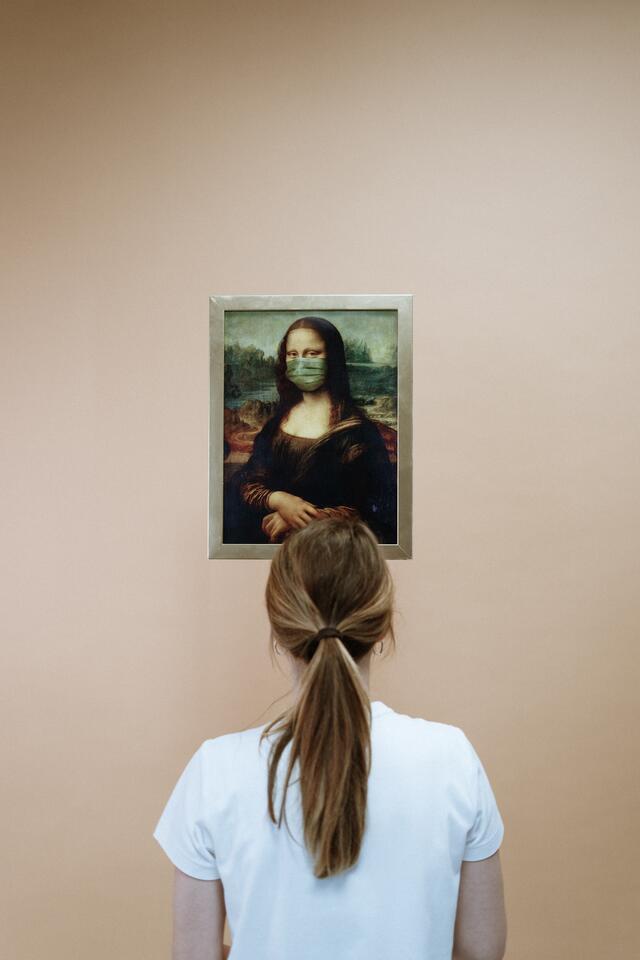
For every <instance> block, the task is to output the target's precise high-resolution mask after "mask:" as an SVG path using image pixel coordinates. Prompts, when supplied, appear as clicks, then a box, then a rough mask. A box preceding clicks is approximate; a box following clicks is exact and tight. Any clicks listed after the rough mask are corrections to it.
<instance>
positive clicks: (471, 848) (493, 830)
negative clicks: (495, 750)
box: [462, 736, 504, 860]
mask: <svg viewBox="0 0 640 960" xmlns="http://www.w3.org/2000/svg"><path fill="white" fill-rule="evenodd" d="M465 740H466V742H467V750H468V755H469V764H470V777H471V791H472V796H473V797H474V798H475V799H474V809H475V819H474V821H473V824H472V825H471V827H470V828H469V831H468V833H467V840H466V843H465V847H464V854H463V856H462V859H463V860H484V859H486V857H490V856H491V855H492V854H494V853H495V852H496V850H498V848H499V847H500V844H501V843H502V838H503V836H504V823H503V822H502V817H501V816H500V811H499V809H498V804H497V803H496V798H495V796H494V794H493V790H492V789H491V784H490V783H489V778H488V777H487V774H486V772H485V769H484V767H483V765H482V762H481V760H480V757H479V756H478V754H477V753H476V751H475V750H474V748H473V746H472V745H471V743H470V742H469V740H468V739H467V738H466V736H465Z"/></svg>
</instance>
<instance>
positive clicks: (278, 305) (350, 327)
mask: <svg viewBox="0 0 640 960" xmlns="http://www.w3.org/2000/svg"><path fill="white" fill-rule="evenodd" d="M209 307H210V310H209V357H210V391H209V392H210V396H209V529H208V543H209V553H208V556H209V559H216V558H221V557H225V558H253V559H256V558H268V557H271V556H272V555H273V552H274V550H277V548H278V545H279V544H280V543H282V542H283V540H284V539H285V538H286V537H287V536H289V535H290V533H291V532H292V531H294V530H295V529H297V528H299V527H301V526H304V525H306V524H307V523H309V522H311V521H313V520H318V519H322V518H325V517H332V516H357V517H360V518H361V519H362V520H364V522H365V523H367V524H368V526H369V527H370V528H371V530H372V531H373V533H374V534H375V536H376V538H377V540H378V542H379V543H380V549H381V550H382V552H383V554H384V555H385V556H386V557H390V558H393V557H395V558H401V559H409V558H410V557H411V555H412V552H411V540H412V536H411V531H412V486H413V482H412V481H413V463H412V379H413V377H412V353H413V351H412V337H413V333H412V323H413V296H412V295H411V294H313V295H300V294H297V295H291V296H287V295H268V294H267V295H262V296H258V295H248V296H246V295H245V296H243V295H237V296H232V295H216V296H212V297H210V300H209Z"/></svg>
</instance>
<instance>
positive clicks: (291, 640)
mask: <svg viewBox="0 0 640 960" xmlns="http://www.w3.org/2000/svg"><path fill="white" fill-rule="evenodd" d="M265 599H266V605H267V612H268V615H269V620H270V623H271V638H270V640H271V641H273V640H276V641H277V642H278V644H279V645H280V646H282V647H283V648H284V650H286V651H287V652H288V653H289V654H290V655H291V656H293V657H297V658H299V659H300V660H301V661H303V662H305V663H306V664H307V666H306V668H305V669H304V671H303V674H302V677H301V681H300V691H299V696H298V697H297V701H296V703H295V704H294V705H293V706H291V707H289V708H288V709H287V710H286V711H285V712H284V713H282V714H281V715H280V716H278V717H276V719H275V720H272V721H271V723H269V724H267V726H266V727H265V729H264V730H263V732H262V734H261V736H260V742H261V743H262V740H263V738H265V737H267V736H268V735H270V734H271V732H272V731H274V732H275V733H276V734H277V738H276V739H275V740H274V742H273V743H272V745H271V750H270V753H269V774H268V804H269V816H270V817H271V819H272V821H273V822H274V823H276V822H277V825H278V827H279V826H280V825H281V823H282V817H283V812H284V810H285V802H286V793H287V789H288V786H289V780H290V777H291V773H292V770H293V767H294V765H295V763H296V761H298V762H299V774H300V776H299V782H300V792H301V804H302V816H303V822H304V841H305V844H306V847H307V850H308V851H309V852H310V853H311V854H312V855H313V857H314V861H315V864H314V875H315V876H316V877H318V878H322V877H329V876H332V875H334V874H337V873H341V872H342V871H344V870H347V869H348V868H349V867H351V866H353V865H354V864H355V863H356V862H357V860H358V857H359V854H360V848H361V845H362V839H363V835H364V830H365V821H366V806H367V781H368V777H369V772H370V769H371V703H370V700H369V696H368V693H367V690H366V688H365V687H364V685H363V683H362V679H361V676H360V671H359V669H358V666H357V663H358V662H359V661H360V660H362V658H363V657H365V656H366V655H367V654H369V653H370V652H371V650H372V649H373V646H374V645H375V644H376V643H377V642H378V641H379V640H381V639H382V638H383V637H385V636H387V634H388V635H389V636H390V637H391V641H392V644H393V646H394V648H395V635H394V632H393V623H392V617H393V612H394V611H393V603H394V586H393V580H392V577H391V572H390V570H389V568H388V566H387V563H386V561H385V559H384V557H383V556H382V553H381V551H380V548H379V544H378V541H377V540H376V538H375V536H374V534H373V533H372V531H371V529H370V528H369V527H368V526H367V525H366V524H365V523H364V522H363V521H361V520H359V519H351V518H344V517H329V518H324V519H319V520H311V521H310V522H309V523H308V524H307V525H306V526H305V527H304V528H302V529H298V530H295V531H294V532H293V533H292V534H290V535H289V536H288V537H287V538H286V539H285V540H284V541H283V543H282V545H281V546H280V548H279V549H278V551H277V553H276V554H275V556H274V558H273V560H272V562H271V568H270V571H269V577H268V580H267V585H266V591H265ZM326 626H331V627H336V628H337V629H338V630H339V631H341V633H342V634H343V640H340V639H339V638H338V637H337V636H325V637H324V638H320V639H318V638H317V637H316V636H315V634H317V632H318V631H319V630H321V629H322V628H323V627H326ZM289 743H291V752H290V757H289V764H288V767H287V772H286V776H285V781H284V792H283V796H282V804H281V807H280V814H279V818H278V820H277V821H276V817H275V812H274V800H273V796H274V790H275V785H276V776H277V767H278V762H279V760H280V757H281V756H282V753H283V751H284V750H285V748H286V747H287V745H288V744H289Z"/></svg>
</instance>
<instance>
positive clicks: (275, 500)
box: [263, 490, 320, 529]
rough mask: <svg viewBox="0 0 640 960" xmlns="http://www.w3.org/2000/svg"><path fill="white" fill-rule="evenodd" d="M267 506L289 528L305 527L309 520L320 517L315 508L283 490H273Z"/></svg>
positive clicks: (306, 501)
mask: <svg viewBox="0 0 640 960" xmlns="http://www.w3.org/2000/svg"><path fill="white" fill-rule="evenodd" d="M268 504H269V507H271V509H272V510H275V512H276V513H278V514H279V515H280V517H282V519H283V520H284V521H285V523H286V524H287V526H289V527H296V528H298V529H299V528H300V527H306V525H307V524H308V523H309V521H310V520H316V519H318V517H319V516H320V512H319V510H318V509H317V507H314V505H313V504H312V503H309V501H308V500H303V498H302V497H297V496H296V495H295V494H293V493H286V491H284V490H274V491H273V493H272V494H271V495H270V496H269V500H268ZM263 529H264V528H263Z"/></svg>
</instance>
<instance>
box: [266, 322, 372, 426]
mask: <svg viewBox="0 0 640 960" xmlns="http://www.w3.org/2000/svg"><path fill="white" fill-rule="evenodd" d="M301 328H303V329H307V330H315V331H316V333H318V334H319V335H320V337H321V338H322V340H323V341H324V347H325V350H326V354H327V379H326V387H327V390H328V391H329V396H330V397H331V421H330V422H331V425H333V424H334V423H337V422H338V421H339V420H342V419H343V418H344V417H347V416H350V415H352V414H355V415H356V416H360V417H363V416H366V414H365V413H364V411H362V410H361V409H360V408H359V407H358V406H356V404H355V401H354V399H353V397H352V396H351V387H350V385H349V373H348V371H347V363H346V359H345V352H344V341H343V339H342V335H341V334H340V331H339V330H338V328H337V327H336V326H334V324H333V323H331V321H330V320H327V319H326V318H325V317H313V316H308V317H298V319H297V320H294V321H293V323H290V324H289V326H288V327H287V330H286V331H285V334H284V336H283V337H282V340H281V341H280V343H279V344H278V352H277V355H276V366H275V373H276V387H277V389H278V396H279V398H280V399H279V404H278V411H277V412H278V414H279V416H280V417H282V416H284V414H285V413H287V411H289V410H290V409H291V407H293V406H294V405H295V404H296V403H298V401H300V400H301V399H302V391H301V390H300V388H299V387H297V386H296V385H295V383H292V382H291V380H289V379H288V378H287V337H288V336H289V334H290V333H291V331H292V330H299V329H301Z"/></svg>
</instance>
